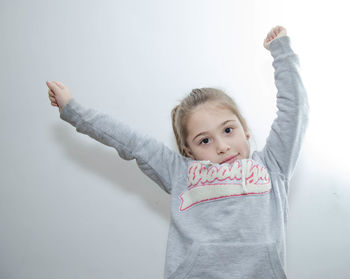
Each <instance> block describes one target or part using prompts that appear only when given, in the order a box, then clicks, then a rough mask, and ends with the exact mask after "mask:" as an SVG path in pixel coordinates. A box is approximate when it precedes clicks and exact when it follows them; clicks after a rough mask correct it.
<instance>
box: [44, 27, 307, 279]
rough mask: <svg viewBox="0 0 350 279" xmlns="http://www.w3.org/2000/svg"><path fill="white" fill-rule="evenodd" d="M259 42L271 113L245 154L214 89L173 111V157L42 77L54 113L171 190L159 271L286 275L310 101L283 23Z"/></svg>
mask: <svg viewBox="0 0 350 279" xmlns="http://www.w3.org/2000/svg"><path fill="white" fill-rule="evenodd" d="M264 47H265V48H266V49H268V50H269V51H270V52H271V55H272V57H273V59H274V61H273V67H274V69H275V74H274V76H275V84H276V87H277V89H278V93H277V107H278V112H277V118H276V119H275V120H274V122H273V124H272V128H271V132H270V134H269V136H268V138H267V141H266V145H265V146H264V148H263V149H262V150H261V151H255V152H253V153H252V155H250V145H249V141H248V140H249V138H250V133H249V129H248V127H247V124H246V121H245V120H244V118H243V116H242V115H241V114H240V112H239V111H238V109H237V106H236V104H235V103H234V101H233V100H232V99H231V98H230V97H229V96H228V95H226V94H225V93H224V92H222V91H221V90H217V89H214V88H201V89H194V90H192V92H191V93H190V94H189V95H188V96H187V97H186V98H184V99H183V100H182V101H181V103H180V104H179V105H177V106H176V107H175V108H174V109H173V110H172V121H173V130H174V133H175V137H176V142H177V146H178V149H179V153H180V154H179V153H177V152H174V151H172V150H170V149H169V148H167V147H166V146H165V145H163V144H161V143H159V142H158V141H156V140H155V139H153V138H151V137H147V136H145V135H142V134H140V133H138V132H137V131H134V130H132V129H130V128H129V127H128V126H126V125H125V124H123V123H121V122H120V121H118V120H117V119H112V118H111V117H109V116H108V115H106V114H103V113H101V112H98V111H97V110H94V109H91V108H85V107H84V106H82V105H81V104H80V103H79V102H78V101H76V100H75V99H74V98H72V96H71V94H70V91H69V89H68V88H67V87H66V86H65V85H63V84H62V83H60V82H47V86H48V87H49V98H50V100H51V104H52V105H53V106H58V107H59V111H60V118H61V119H63V120H65V121H67V122H69V123H70V124H72V125H73V126H74V127H76V130H77V131H78V132H80V133H84V134H87V135H89V136H90V137H92V138H94V139H96V140H97V141H99V142H101V143H103V144H105V145H108V146H111V147H114V148H115V149H116V150H117V151H118V153H119V155H120V156H121V157H122V158H123V159H125V160H132V159H136V161H137V164H138V166H139V167H140V169H141V170H142V171H143V172H144V173H145V174H146V175H148V176H149V177H150V178H151V179H152V180H154V181H155V182H156V183H157V184H158V185H159V186H160V187H161V188H162V189H163V190H164V191H166V192H167V193H169V194H171V220H170V227H169V235H168V243H167V250H166V261H165V272H164V278H167V279H185V278H200V279H209V278H210V279H214V278H215V279H217V278H220V279H221V278H222V279H226V278H227V279H228V278H230V279H232V278H237V279H238V278H247V279H248V278H251V279H253V278H254V279H256V278H268V279H270V278H275V279H277V278H278V279H280V278H287V277H286V226H287V217H288V199H287V197H288V191H289V182H290V179H291V177H292V175H293V172H294V168H295V166H296V162H297V159H298V156H299V154H300V149H301V145H302V141H303V137H304V134H305V129H306V126H307V121H308V110H309V105H308V100H307V96H306V92H305V89H304V86H303V84H302V81H301V79H300V76H299V73H298V66H299V62H298V57H297V55H296V54H295V53H294V52H293V50H292V49H291V46H290V38H289V37H288V36H287V33H286V29H285V28H283V27H281V26H276V27H275V28H273V29H272V30H271V31H270V32H269V33H268V35H267V37H266V39H265V40H264Z"/></svg>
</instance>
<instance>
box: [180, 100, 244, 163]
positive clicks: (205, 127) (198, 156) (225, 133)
mask: <svg viewBox="0 0 350 279" xmlns="http://www.w3.org/2000/svg"><path fill="white" fill-rule="evenodd" d="M187 131H188V137H187V139H186V140H187V144H188V147H185V151H186V153H187V155H188V156H190V157H191V158H192V159H194V160H209V161H211V162H212V163H217V164H222V163H224V162H226V163H233V162H234V161H235V160H236V159H247V158H249V154H250V145H249V141H248V140H249V137H250V135H249V133H248V132H246V131H244V129H243V127H242V125H241V123H240V122H239V120H238V118H237V116H236V115H235V114H234V113H233V112H232V111H230V110H229V109H227V108H223V107H222V106H218V104H217V103H215V102H212V101H210V102H206V103H204V104H201V105H199V106H198V107H196V108H195V109H194V111H193V112H192V114H191V115H190V117H189V119H188V121H187Z"/></svg>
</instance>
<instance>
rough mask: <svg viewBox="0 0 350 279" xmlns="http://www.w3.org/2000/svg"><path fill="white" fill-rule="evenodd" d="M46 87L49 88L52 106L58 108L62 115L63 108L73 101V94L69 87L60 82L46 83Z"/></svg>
mask: <svg viewBox="0 0 350 279" xmlns="http://www.w3.org/2000/svg"><path fill="white" fill-rule="evenodd" d="M46 85H47V87H48V88H49V99H50V101H51V105H52V106H54V107H58V109H59V112H60V113H61V110H62V108H63V107H64V106H65V105H66V104H68V103H69V101H70V100H71V99H72V94H71V93H70V91H69V89H68V87H67V86H65V85H64V84H63V83H61V82H59V81H52V82H49V81H46Z"/></svg>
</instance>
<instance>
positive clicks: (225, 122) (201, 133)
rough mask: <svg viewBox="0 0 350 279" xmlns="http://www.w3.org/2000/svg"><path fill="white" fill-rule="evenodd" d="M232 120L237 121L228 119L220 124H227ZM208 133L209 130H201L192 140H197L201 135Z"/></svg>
mask: <svg viewBox="0 0 350 279" xmlns="http://www.w3.org/2000/svg"><path fill="white" fill-rule="evenodd" d="M231 121H232V122H234V121H236V120H235V119H229V120H226V121H224V122H222V123H221V124H220V125H219V127H222V126H225V125H226V124H227V123H228V122H231ZM206 133H208V132H207V131H204V132H200V133H199V134H198V135H197V136H195V137H194V138H193V140H192V141H195V139H196V138H198V137H199V136H202V135H205V134H206Z"/></svg>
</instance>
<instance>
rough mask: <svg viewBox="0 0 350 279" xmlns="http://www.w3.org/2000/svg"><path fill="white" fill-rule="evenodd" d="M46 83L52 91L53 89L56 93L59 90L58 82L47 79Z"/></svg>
mask: <svg viewBox="0 0 350 279" xmlns="http://www.w3.org/2000/svg"><path fill="white" fill-rule="evenodd" d="M46 85H47V87H48V88H50V90H51V91H53V92H54V93H56V92H55V91H57V89H58V86H57V84H56V83H54V82H51V81H46Z"/></svg>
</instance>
